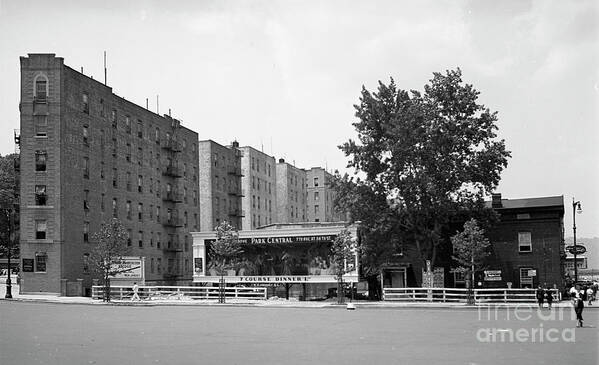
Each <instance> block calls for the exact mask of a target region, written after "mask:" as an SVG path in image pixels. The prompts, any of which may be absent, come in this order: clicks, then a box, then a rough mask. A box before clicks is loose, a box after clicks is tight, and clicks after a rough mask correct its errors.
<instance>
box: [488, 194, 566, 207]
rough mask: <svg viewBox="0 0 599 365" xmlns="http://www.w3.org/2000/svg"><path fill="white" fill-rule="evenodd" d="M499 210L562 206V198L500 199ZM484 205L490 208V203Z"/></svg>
mask: <svg viewBox="0 0 599 365" xmlns="http://www.w3.org/2000/svg"><path fill="white" fill-rule="evenodd" d="M501 204H502V206H501V208H498V209H518V208H542V207H557V206H560V207H562V208H563V206H564V197H563V195H560V196H544V197H540V198H522V199H501ZM485 205H486V206H487V207H488V208H490V207H491V201H486V202H485Z"/></svg>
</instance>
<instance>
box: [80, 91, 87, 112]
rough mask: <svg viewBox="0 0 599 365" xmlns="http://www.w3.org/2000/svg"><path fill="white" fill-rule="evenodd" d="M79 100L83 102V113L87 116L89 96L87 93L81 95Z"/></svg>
mask: <svg viewBox="0 0 599 365" xmlns="http://www.w3.org/2000/svg"><path fill="white" fill-rule="evenodd" d="M81 100H82V101H83V112H84V113H86V114H89V95H88V94H87V93H83V94H82V95H81Z"/></svg>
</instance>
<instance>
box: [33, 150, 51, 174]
mask: <svg viewBox="0 0 599 365" xmlns="http://www.w3.org/2000/svg"><path fill="white" fill-rule="evenodd" d="M47 160H48V153H47V152H46V151H35V171H46V161H47Z"/></svg>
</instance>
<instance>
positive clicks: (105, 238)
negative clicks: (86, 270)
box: [89, 218, 129, 302]
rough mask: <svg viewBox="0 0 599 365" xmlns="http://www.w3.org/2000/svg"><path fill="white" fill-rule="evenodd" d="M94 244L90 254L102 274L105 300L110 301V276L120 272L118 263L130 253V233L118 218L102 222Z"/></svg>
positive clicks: (91, 260)
mask: <svg viewBox="0 0 599 365" xmlns="http://www.w3.org/2000/svg"><path fill="white" fill-rule="evenodd" d="M92 237H93V245H92V249H91V252H90V255H89V260H90V263H91V264H92V266H93V268H94V270H95V271H96V272H98V273H100V274H101V275H102V279H103V284H104V301H107V302H109V301H110V277H111V276H115V275H116V274H118V273H119V272H120V268H119V265H118V263H119V262H120V260H121V259H122V258H123V256H126V255H127V254H128V253H129V247H128V246H127V238H128V234H127V231H126V230H125V228H124V227H123V224H122V223H121V221H120V220H118V219H117V218H112V219H111V220H110V222H108V223H102V225H101V226H100V230H99V231H98V232H95V233H94V234H93V235H92Z"/></svg>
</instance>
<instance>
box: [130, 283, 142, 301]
mask: <svg viewBox="0 0 599 365" xmlns="http://www.w3.org/2000/svg"><path fill="white" fill-rule="evenodd" d="M138 291H139V286H137V283H133V296H132V297H131V301H134V300H141V299H139V294H138Z"/></svg>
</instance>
